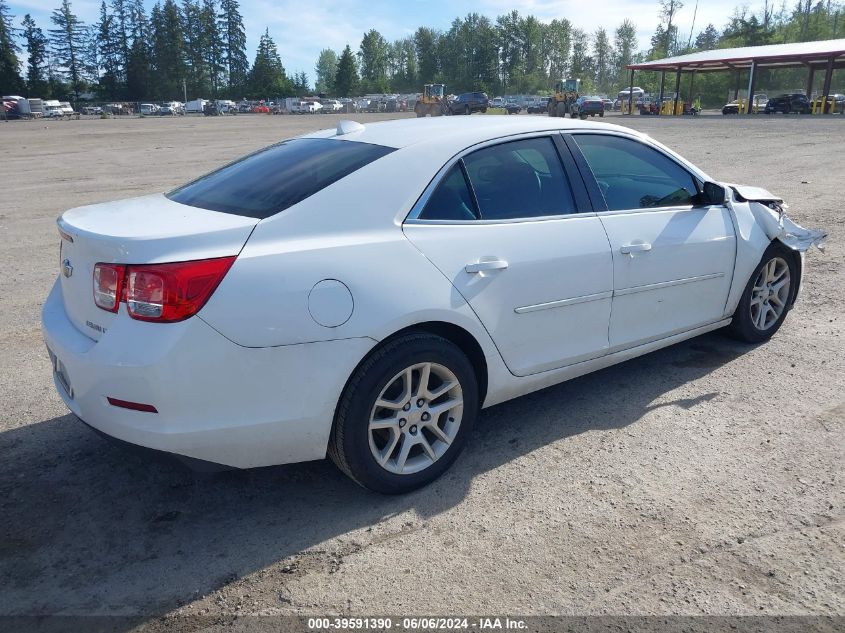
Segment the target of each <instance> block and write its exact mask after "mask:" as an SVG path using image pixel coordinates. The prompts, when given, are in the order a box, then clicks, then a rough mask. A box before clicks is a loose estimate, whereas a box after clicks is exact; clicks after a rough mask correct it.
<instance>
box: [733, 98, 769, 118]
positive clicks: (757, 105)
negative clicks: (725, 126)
mask: <svg viewBox="0 0 845 633" xmlns="http://www.w3.org/2000/svg"><path fill="white" fill-rule="evenodd" d="M768 102H769V98H768V97H767V96H766V95H764V94H756V95H754V112H762V111H764V110H765V109H766V104H767V103H768ZM722 114H725V115H727V114H739V99H734V100H733V101H731V102H730V103H726V104H725V105H724V106H722Z"/></svg>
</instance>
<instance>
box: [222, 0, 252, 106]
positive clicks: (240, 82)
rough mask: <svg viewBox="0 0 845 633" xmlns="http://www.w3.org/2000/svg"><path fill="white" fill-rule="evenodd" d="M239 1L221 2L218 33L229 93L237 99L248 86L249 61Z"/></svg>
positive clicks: (227, 0) (224, 0) (226, 0)
mask: <svg viewBox="0 0 845 633" xmlns="http://www.w3.org/2000/svg"><path fill="white" fill-rule="evenodd" d="M239 9H240V4H239V3H238V1H237V0H220V20H219V22H218V25H217V27H218V31H219V33H220V39H221V42H222V48H223V58H222V61H223V67H224V69H225V71H226V73H227V75H228V82H227V86H228V92H229V96H230V97H235V96H236V94H237V92H238V91H239V90H243V88H244V87H245V86H246V78H247V73H248V72H249V61H248V60H247V57H246V31H245V30H244V21H243V17H241V14H240V11H239Z"/></svg>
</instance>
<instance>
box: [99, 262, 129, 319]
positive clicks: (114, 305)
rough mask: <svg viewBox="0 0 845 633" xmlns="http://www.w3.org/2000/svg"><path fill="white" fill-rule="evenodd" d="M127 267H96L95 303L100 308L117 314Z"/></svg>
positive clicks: (110, 265) (101, 265) (114, 265)
mask: <svg viewBox="0 0 845 633" xmlns="http://www.w3.org/2000/svg"><path fill="white" fill-rule="evenodd" d="M125 272H126V266H120V265H118V264H97V265H96V266H94V303H96V304H97V307H98V308H102V309H103V310H108V311H109V312H117V309H118V307H120V295H121V294H122V292H123V276H124V274H125Z"/></svg>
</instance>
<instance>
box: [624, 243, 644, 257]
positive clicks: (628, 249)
mask: <svg viewBox="0 0 845 633" xmlns="http://www.w3.org/2000/svg"><path fill="white" fill-rule="evenodd" d="M619 250H620V252H622V253H624V254H625V255H631V254H632V253H644V252H645V251H650V250H651V244H649V243H648V242H632V243H631V244H624V245H623V246H622V248H620V249H619Z"/></svg>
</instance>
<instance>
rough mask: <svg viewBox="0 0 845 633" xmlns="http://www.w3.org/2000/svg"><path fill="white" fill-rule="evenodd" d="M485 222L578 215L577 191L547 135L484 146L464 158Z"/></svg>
mask: <svg viewBox="0 0 845 633" xmlns="http://www.w3.org/2000/svg"><path fill="white" fill-rule="evenodd" d="M464 164H465V166H466V171H467V175H468V176H469V181H470V183H471V184H472V188H473V190H474V191H475V197H476V199H477V200H478V208H479V212H480V215H481V219H482V220H508V219H519V218H536V217H545V216H554V215H565V214H569V213H575V212H576V208H575V201H574V199H573V197H572V189H571V187H570V184H569V180H568V178H567V177H566V173H565V172H564V171H563V166H562V164H561V162H560V157H559V156H558V154H557V150H556V149H555V146H554V142H553V141H552V140H551V139H550V138H548V137H541V138H530V139H525V140H520V141H510V142H507V143H501V144H499V145H493V146H491V147H485V148H484V149H480V150H478V151H476V152H473V153H472V154H469V155H468V156H467V157H465V158H464Z"/></svg>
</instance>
